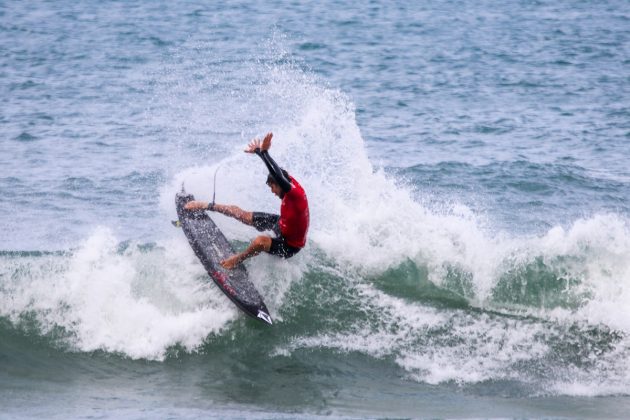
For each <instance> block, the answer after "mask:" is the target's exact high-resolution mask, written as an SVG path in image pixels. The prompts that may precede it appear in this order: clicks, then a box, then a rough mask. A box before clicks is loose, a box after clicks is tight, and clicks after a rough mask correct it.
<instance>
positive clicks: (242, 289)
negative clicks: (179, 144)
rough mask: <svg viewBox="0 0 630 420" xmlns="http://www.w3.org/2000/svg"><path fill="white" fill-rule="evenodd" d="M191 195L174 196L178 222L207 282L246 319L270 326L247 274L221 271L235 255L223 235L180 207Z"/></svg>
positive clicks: (241, 270) (198, 215) (206, 218)
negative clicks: (246, 317)
mask: <svg viewBox="0 0 630 420" xmlns="http://www.w3.org/2000/svg"><path fill="white" fill-rule="evenodd" d="M194 199H195V198H194V196H193V195H192V194H187V193H186V192H185V191H184V189H183V187H182V191H181V192H179V193H177V195H176V196H175V205H176V208H177V217H178V219H179V220H178V221H177V222H175V223H174V224H176V225H178V226H180V227H181V228H182V230H183V231H184V234H185V235H186V238H187V239H188V242H189V243H190V246H191V247H192V249H193V251H194V252H195V255H197V257H198V258H199V261H201V264H203V266H204V267H205V269H206V271H207V272H208V274H209V275H210V278H212V280H213V281H214V283H215V284H216V285H217V287H218V288H219V289H221V291H222V292H223V293H225V295H226V296H227V297H228V298H230V300H231V301H232V302H234V304H235V305H236V306H237V307H238V308H239V309H240V310H242V311H243V312H245V313H246V314H247V315H249V316H251V317H252V318H255V319H257V320H259V321H261V322H264V323H266V324H269V325H271V324H272V323H273V321H272V319H271V316H270V315H269V310H267V306H266V305H265V302H263V299H262V297H261V296H260V293H258V290H256V287H255V286H254V284H253V283H252V282H251V281H250V280H249V277H248V275H247V270H246V269H245V267H244V266H243V264H239V265H238V266H236V267H235V268H233V269H232V270H226V269H224V268H223V267H221V264H220V262H221V261H222V260H224V259H225V258H227V257H229V256H230V255H233V254H234V253H235V251H234V249H233V248H232V245H230V243H229V242H228V240H227V238H226V237H225V235H223V232H221V230H219V228H218V227H217V225H216V224H215V223H214V221H213V220H212V218H211V217H210V216H208V214H207V213H206V212H205V211H189V210H185V209H184V206H185V205H186V203H188V202H189V201H192V200H194Z"/></svg>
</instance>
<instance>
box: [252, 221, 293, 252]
mask: <svg viewBox="0 0 630 420" xmlns="http://www.w3.org/2000/svg"><path fill="white" fill-rule="evenodd" d="M279 221H280V216H278V215H277V214H270V213H262V212H258V211H255V212H254V213H253V217H252V225H253V226H254V227H255V228H256V230H258V231H259V232H263V231H265V230H270V231H272V232H273V233H275V234H276V237H275V238H271V248H270V249H269V253H270V254H271V255H277V256H278V257H281V258H291V257H292V256H294V255H295V254H297V253H298V252H300V250H301V249H302V248H297V247H294V246H291V245H289V244H288V243H287V241H286V239H284V237H283V236H282V234H281V233H280V225H279V223H278V222H279Z"/></svg>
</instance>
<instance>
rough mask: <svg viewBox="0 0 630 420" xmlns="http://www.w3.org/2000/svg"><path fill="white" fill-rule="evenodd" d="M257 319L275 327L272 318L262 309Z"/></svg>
mask: <svg viewBox="0 0 630 420" xmlns="http://www.w3.org/2000/svg"><path fill="white" fill-rule="evenodd" d="M256 317H257V318H259V319H261V320H263V321H265V322H266V323H267V324H269V325H273V321H272V320H271V316H270V315H269V314H268V313H267V312H265V311H263V310H262V309H259V310H258V315H257V316H256Z"/></svg>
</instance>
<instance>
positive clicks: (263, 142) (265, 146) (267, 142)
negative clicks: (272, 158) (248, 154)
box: [260, 132, 273, 151]
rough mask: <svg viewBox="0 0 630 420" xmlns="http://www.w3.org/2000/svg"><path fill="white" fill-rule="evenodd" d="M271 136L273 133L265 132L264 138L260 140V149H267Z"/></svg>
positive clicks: (269, 145) (269, 146)
mask: <svg viewBox="0 0 630 420" xmlns="http://www.w3.org/2000/svg"><path fill="white" fill-rule="evenodd" d="M272 137H273V133H271V132H270V133H267V135H266V136H265V138H264V139H263V141H262V144H261V145H260V150H261V151H264V150H269V149H270V148H271V138H272Z"/></svg>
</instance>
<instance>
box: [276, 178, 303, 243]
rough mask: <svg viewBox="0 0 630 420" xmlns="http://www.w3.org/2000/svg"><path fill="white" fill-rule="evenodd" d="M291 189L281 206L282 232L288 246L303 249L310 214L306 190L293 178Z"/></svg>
mask: <svg viewBox="0 0 630 420" xmlns="http://www.w3.org/2000/svg"><path fill="white" fill-rule="evenodd" d="M289 179H290V181H291V189H290V190H289V191H288V192H286V193H285V194H284V197H283V198H282V205H281V206H280V222H279V224H280V232H281V233H282V236H283V237H284V239H285V240H286V241H287V244H289V245H291V246H294V247H296V248H302V247H304V245H305V244H306V232H308V224H309V212H308V200H307V199H306V193H305V192H304V188H302V186H301V185H300V184H299V183H298V182H297V181H296V180H295V179H294V178H293V177H292V176H290V177H289Z"/></svg>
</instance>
